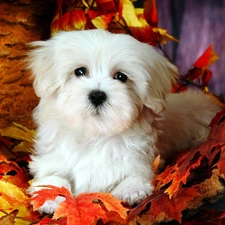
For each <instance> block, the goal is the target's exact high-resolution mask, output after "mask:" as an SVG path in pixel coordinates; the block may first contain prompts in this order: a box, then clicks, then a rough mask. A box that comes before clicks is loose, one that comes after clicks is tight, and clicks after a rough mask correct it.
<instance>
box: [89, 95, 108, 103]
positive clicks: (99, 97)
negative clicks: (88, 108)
mask: <svg viewBox="0 0 225 225" xmlns="http://www.w3.org/2000/svg"><path fill="white" fill-rule="evenodd" d="M89 99H90V100H91V102H92V104H93V105H95V106H99V105H101V104H102V103H103V102H104V101H105V100H106V94H105V92H103V91H92V92H91V93H90V94H89Z"/></svg>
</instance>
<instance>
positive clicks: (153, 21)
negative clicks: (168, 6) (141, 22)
mask: <svg viewBox="0 0 225 225" xmlns="http://www.w3.org/2000/svg"><path fill="white" fill-rule="evenodd" d="M144 17H145V19H146V21H147V23H148V24H149V25H150V26H151V27H157V26H158V12H157V7H156V1H155V0H145V2H144Z"/></svg>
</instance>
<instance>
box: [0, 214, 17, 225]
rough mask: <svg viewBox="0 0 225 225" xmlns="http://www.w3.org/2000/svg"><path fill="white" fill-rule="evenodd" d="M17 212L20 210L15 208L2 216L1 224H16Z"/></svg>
mask: <svg viewBox="0 0 225 225" xmlns="http://www.w3.org/2000/svg"><path fill="white" fill-rule="evenodd" d="M17 214H18V210H14V211H12V212H11V213H9V214H6V215H5V216H2V217H1V218H0V224H1V225H14V224H15V219H16V216H17Z"/></svg>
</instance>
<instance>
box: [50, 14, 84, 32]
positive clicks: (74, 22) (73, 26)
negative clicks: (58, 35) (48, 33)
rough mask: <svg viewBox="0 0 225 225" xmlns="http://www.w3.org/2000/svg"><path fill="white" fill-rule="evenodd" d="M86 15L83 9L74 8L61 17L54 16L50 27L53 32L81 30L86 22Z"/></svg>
mask: <svg viewBox="0 0 225 225" xmlns="http://www.w3.org/2000/svg"><path fill="white" fill-rule="evenodd" d="M86 21H87V19H86V15H85V11H84V10H74V11H72V12H67V13H65V14H64V15H62V16H61V17H59V18H58V17H55V18H54V20H53V22H52V25H51V29H52V32H53V33H55V32H57V31H59V30H83V29H84V28H85V24H86Z"/></svg>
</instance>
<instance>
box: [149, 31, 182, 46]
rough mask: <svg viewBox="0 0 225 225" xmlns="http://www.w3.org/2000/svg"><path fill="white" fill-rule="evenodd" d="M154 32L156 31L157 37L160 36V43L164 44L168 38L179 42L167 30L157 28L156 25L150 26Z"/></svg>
mask: <svg viewBox="0 0 225 225" xmlns="http://www.w3.org/2000/svg"><path fill="white" fill-rule="evenodd" d="M152 29H153V31H154V32H156V33H158V34H159V37H160V42H161V43H162V44H166V41H167V40H170V41H175V42H179V40H178V39H176V38H175V37H173V36H171V35H169V34H167V30H166V29H163V28H158V27H154V28H152Z"/></svg>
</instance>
